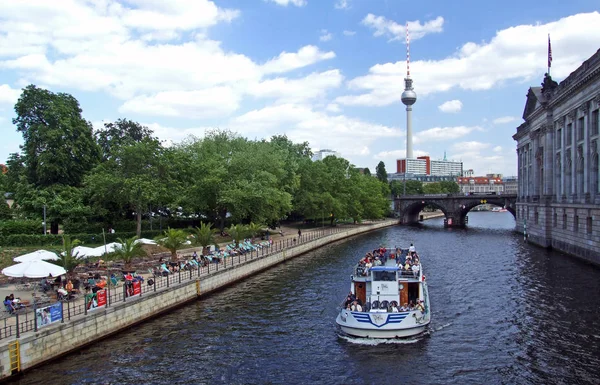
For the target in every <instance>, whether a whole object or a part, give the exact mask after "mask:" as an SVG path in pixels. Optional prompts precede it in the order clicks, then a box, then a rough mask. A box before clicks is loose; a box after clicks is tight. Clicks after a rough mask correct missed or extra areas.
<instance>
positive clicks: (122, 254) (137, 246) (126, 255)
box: [111, 236, 146, 271]
mask: <svg viewBox="0 0 600 385" xmlns="http://www.w3.org/2000/svg"><path fill="white" fill-rule="evenodd" d="M137 239H138V237H135V236H134V237H131V238H126V239H125V240H123V239H121V238H118V239H117V242H119V243H120V244H121V247H118V248H116V249H115V251H114V252H113V253H112V256H111V259H114V260H118V261H123V263H124V264H125V270H127V271H130V270H131V262H133V259H134V258H136V257H143V256H145V255H146V252H145V251H144V250H143V249H142V244H141V243H139V242H136V240H137Z"/></svg>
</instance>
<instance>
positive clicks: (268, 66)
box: [262, 45, 335, 74]
mask: <svg viewBox="0 0 600 385" xmlns="http://www.w3.org/2000/svg"><path fill="white" fill-rule="evenodd" d="M334 57H335V53H334V52H333V51H329V52H323V51H321V50H320V49H319V48H318V47H315V46H314V45H307V46H304V47H302V48H300V49H299V50H298V52H282V53H281V54H279V56H277V57H276V58H273V59H271V60H269V61H268V62H266V63H265V64H264V65H263V66H262V71H263V72H264V73H266V74H271V73H282V72H287V71H291V70H294V69H297V68H301V67H306V66H309V65H311V64H314V63H316V62H318V61H321V60H328V59H333V58H334Z"/></svg>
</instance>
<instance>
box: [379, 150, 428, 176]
mask: <svg viewBox="0 0 600 385" xmlns="http://www.w3.org/2000/svg"><path fill="white" fill-rule="evenodd" d="M426 155H429V153H428V152H427V151H422V150H413V156H414V157H417V156H426ZM383 158H387V159H403V158H406V150H392V151H381V152H378V153H377V154H375V155H373V159H383ZM388 172H389V170H388Z"/></svg>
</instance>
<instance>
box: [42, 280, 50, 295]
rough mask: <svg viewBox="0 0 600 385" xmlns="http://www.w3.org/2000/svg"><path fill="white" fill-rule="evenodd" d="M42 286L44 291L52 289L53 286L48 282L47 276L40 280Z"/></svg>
mask: <svg viewBox="0 0 600 385" xmlns="http://www.w3.org/2000/svg"><path fill="white" fill-rule="evenodd" d="M40 287H41V288H42V292H44V293H45V292H47V291H48V290H50V288H51V287H52V285H50V284H49V283H48V279H46V278H42V281H41V282H40Z"/></svg>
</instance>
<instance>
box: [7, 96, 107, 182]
mask: <svg viewBox="0 0 600 385" xmlns="http://www.w3.org/2000/svg"><path fill="white" fill-rule="evenodd" d="M15 112H16V114H17V117H16V118H15V119H13V124H14V125H16V126H17V131H19V132H20V133H21V134H23V141H24V144H23V146H22V149H23V154H22V158H23V163H24V165H25V167H26V175H27V181H28V182H29V183H30V184H32V185H33V186H35V187H48V186H52V185H54V184H63V185H67V186H79V185H80V184H81V182H82V180H83V177H84V175H85V174H86V172H88V171H89V170H91V169H92V168H93V167H94V166H95V165H96V164H97V163H98V160H99V149H98V145H97V144H96V142H95V140H94V137H93V130H92V125H91V123H89V122H88V121H86V120H85V119H83V117H82V116H81V108H80V107H79V102H78V101H77V99H75V98H74V97H73V96H71V95H69V94H66V93H58V94H55V93H53V92H50V91H48V90H45V89H41V88H37V87H36V86H34V85H29V86H27V87H25V88H24V89H23V93H22V94H21V97H20V98H19V100H18V102H17V104H16V105H15Z"/></svg>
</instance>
